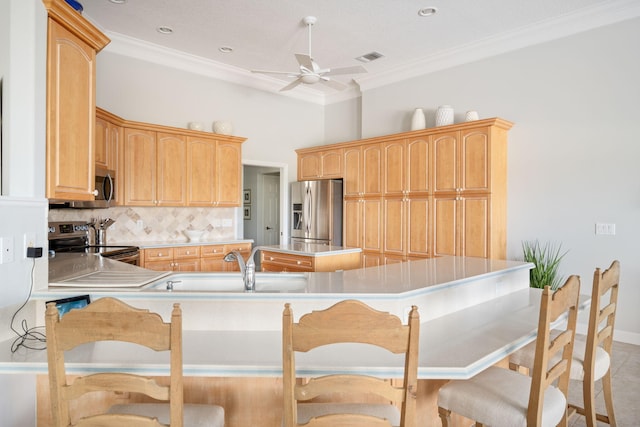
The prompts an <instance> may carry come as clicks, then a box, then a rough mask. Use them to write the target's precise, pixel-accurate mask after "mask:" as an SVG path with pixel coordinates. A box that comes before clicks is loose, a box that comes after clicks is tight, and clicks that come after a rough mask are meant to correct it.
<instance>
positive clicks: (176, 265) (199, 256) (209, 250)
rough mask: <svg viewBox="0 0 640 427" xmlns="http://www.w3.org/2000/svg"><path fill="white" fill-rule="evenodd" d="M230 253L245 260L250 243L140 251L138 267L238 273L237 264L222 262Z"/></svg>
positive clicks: (158, 269)
mask: <svg viewBox="0 0 640 427" xmlns="http://www.w3.org/2000/svg"><path fill="white" fill-rule="evenodd" d="M232 251H237V252H240V253H241V254H242V256H243V257H244V258H245V260H246V259H247V258H248V257H249V255H250V254H251V243H249V242H247V243H244V242H240V243H232V244H226V245H201V246H170V247H162V248H147V249H143V250H141V251H140V260H141V261H140V266H141V267H144V268H147V269H149V270H156V271H214V272H215V271H217V272H220V271H240V268H239V266H238V263H237V262H226V261H225V260H224V256H225V254H227V253H229V252H232Z"/></svg>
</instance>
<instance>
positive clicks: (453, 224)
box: [433, 126, 508, 258]
mask: <svg viewBox="0 0 640 427" xmlns="http://www.w3.org/2000/svg"><path fill="white" fill-rule="evenodd" d="M507 130H508V129H504V128H502V127H499V126H478V127H475V128H471V129H461V130H458V131H456V132H449V133H446V134H438V135H434V136H433V151H434V174H433V176H434V199H433V204H434V209H433V216H434V228H433V238H434V255H464V256H477V257H487V258H505V257H506V220H507V218H506V192H507V187H506V176H507V145H506V144H507V136H506V132H507Z"/></svg>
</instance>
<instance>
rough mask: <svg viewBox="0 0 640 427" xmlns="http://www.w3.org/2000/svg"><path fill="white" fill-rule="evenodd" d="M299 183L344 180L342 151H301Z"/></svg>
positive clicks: (297, 151)
mask: <svg viewBox="0 0 640 427" xmlns="http://www.w3.org/2000/svg"><path fill="white" fill-rule="evenodd" d="M296 153H298V181H306V180H316V179H333V178H342V149H341V148H336V149H331V150H317V149H311V150H309V149H300V150H296Z"/></svg>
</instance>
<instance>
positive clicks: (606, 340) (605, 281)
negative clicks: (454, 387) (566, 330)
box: [509, 261, 620, 427]
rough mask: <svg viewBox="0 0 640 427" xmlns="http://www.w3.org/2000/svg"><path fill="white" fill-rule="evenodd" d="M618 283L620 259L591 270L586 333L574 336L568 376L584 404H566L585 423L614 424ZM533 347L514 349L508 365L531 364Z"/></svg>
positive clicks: (589, 426)
mask: <svg viewBox="0 0 640 427" xmlns="http://www.w3.org/2000/svg"><path fill="white" fill-rule="evenodd" d="M619 283H620V262H619V261H613V262H612V263H611V266H610V267H609V268H608V269H607V270H606V271H605V272H601V270H600V269H599V268H596V270H595V272H594V273H593V287H592V289H591V309H590V312H589V326H588V328H587V337H586V339H584V338H581V337H578V338H576V344H575V348H574V351H573V361H572V363H571V379H572V380H576V381H580V382H582V394H583V402H584V406H583V407H579V406H576V405H569V409H570V410H571V415H572V414H574V413H575V412H577V413H579V414H581V415H584V416H585V420H586V423H587V426H588V427H596V425H597V421H601V422H604V423H607V424H609V425H611V426H615V425H616V417H615V413H614V410H613V393H612V386H611V350H612V347H613V328H614V325H615V317H616V307H617V303H618V286H619ZM607 294H608V295H607ZM533 351H534V349H533V347H532V346H531V345H528V346H526V347H524V348H522V349H521V350H518V351H517V352H515V353H514V354H513V355H512V356H511V358H510V361H509V365H510V367H511V368H512V369H518V368H519V367H520V366H522V367H526V368H531V366H533V363H532V359H533V357H532V354H533ZM599 379H602V394H603V396H604V403H605V408H606V411H607V414H606V415H603V414H598V413H596V407H595V382H596V381H598V380H599Z"/></svg>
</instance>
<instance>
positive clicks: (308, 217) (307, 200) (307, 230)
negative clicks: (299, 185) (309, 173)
mask: <svg viewBox="0 0 640 427" xmlns="http://www.w3.org/2000/svg"><path fill="white" fill-rule="evenodd" d="M312 200H313V198H312V197H311V188H309V187H307V190H306V194H305V201H304V206H305V207H306V210H307V212H306V213H305V215H304V222H305V225H304V231H305V234H309V233H310V232H311V221H312V218H311V213H312V212H313V209H311V207H312V206H311V201H312Z"/></svg>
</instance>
